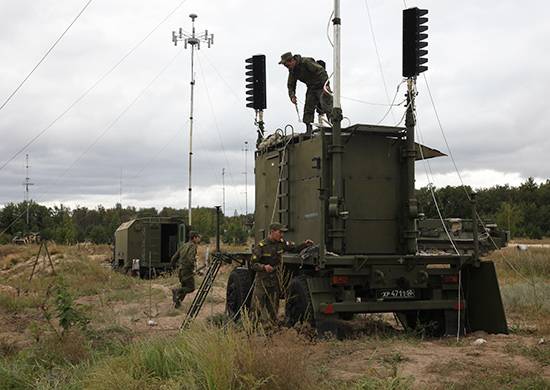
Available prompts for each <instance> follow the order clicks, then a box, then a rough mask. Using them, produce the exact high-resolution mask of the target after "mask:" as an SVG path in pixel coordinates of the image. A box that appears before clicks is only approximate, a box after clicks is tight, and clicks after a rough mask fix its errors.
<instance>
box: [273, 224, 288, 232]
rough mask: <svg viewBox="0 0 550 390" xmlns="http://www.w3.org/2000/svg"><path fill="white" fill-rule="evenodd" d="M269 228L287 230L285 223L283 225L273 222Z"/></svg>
mask: <svg viewBox="0 0 550 390" xmlns="http://www.w3.org/2000/svg"><path fill="white" fill-rule="evenodd" d="M269 230H270V231H271V230H280V231H282V232H286V230H287V229H286V228H285V225H282V224H280V223H272V224H271V225H269Z"/></svg>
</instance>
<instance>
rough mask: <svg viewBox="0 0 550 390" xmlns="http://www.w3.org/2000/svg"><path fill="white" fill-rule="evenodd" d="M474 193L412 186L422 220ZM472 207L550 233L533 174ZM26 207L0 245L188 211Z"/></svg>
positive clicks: (528, 230)
mask: <svg viewBox="0 0 550 390" xmlns="http://www.w3.org/2000/svg"><path fill="white" fill-rule="evenodd" d="M472 192H473V190H472V188H471V187H469V186H465V187H461V186H460V187H451V186H447V187H442V188H435V189H434V191H433V195H432V192H431V190H430V188H428V187H424V188H421V189H419V190H417V192H416V195H417V199H418V203H419V210H420V212H422V213H423V214H424V215H425V217H426V218H439V216H438V212H437V208H436V205H435V202H434V199H433V198H434V196H435V198H436V199H437V205H438V207H439V209H440V211H441V214H442V216H443V218H451V217H454V218H471V217H472V211H471V210H472V207H471V203H470V201H469V199H468V196H469V195H470V194H471V193H472ZM476 193H477V195H476V200H477V211H478V214H479V215H480V216H481V217H482V218H483V219H484V220H485V221H493V222H496V223H497V224H498V225H499V226H500V227H501V228H503V229H505V230H509V231H510V233H511V235H512V237H528V238H542V237H543V236H550V180H547V181H546V182H545V183H542V184H537V183H536V182H535V181H534V180H533V179H532V178H529V179H528V180H526V181H525V182H524V183H523V184H521V185H520V186H518V187H511V186H508V185H504V186H494V187H491V188H487V189H479V190H477V191H476ZM28 206H29V223H28V224H27V221H26V208H27V203H26V202H21V203H17V204H16V203H9V204H7V205H5V206H4V207H3V208H2V209H1V210H0V232H3V233H2V234H0V243H8V242H10V241H11V239H12V238H13V237H14V236H17V235H19V236H21V235H25V234H28V233H31V232H38V233H40V235H41V236H42V237H43V238H45V239H48V240H54V241H55V242H58V243H64V244H65V243H66V244H73V243H77V242H84V241H91V242H94V243H97V244H109V243H112V242H113V239H114V232H115V230H116V229H117V228H118V226H120V224H121V223H123V222H126V221H129V220H131V219H134V218H140V217H157V216H160V217H173V216H176V217H181V218H182V219H183V220H184V221H186V220H187V210H185V209H175V208H169V207H165V208H163V209H162V210H160V211H159V210H157V209H156V208H140V209H136V208H135V207H131V206H129V207H124V208H123V207H122V206H121V205H120V204H117V205H116V206H115V207H113V208H105V207H103V206H98V207H97V208H96V209H88V208H86V207H77V208H75V209H72V210H71V209H70V208H67V207H65V206H63V205H60V206H53V207H46V206H43V205H40V204H37V203H34V202H30V203H29V204H28ZM251 221H252V216H251V215H250V216H248V218H245V216H233V217H227V216H225V217H223V220H222V225H221V230H222V233H223V235H222V238H223V240H224V242H231V243H244V242H246V239H247V237H248V235H249V232H250V225H251V223H250V222H251ZM193 229H195V230H198V231H199V232H201V233H202V234H203V236H204V237H205V238H206V239H208V238H210V237H213V236H214V235H215V232H216V211H215V209H214V208H208V207H200V208H196V209H193Z"/></svg>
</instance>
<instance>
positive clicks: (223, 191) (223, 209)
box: [222, 168, 225, 214]
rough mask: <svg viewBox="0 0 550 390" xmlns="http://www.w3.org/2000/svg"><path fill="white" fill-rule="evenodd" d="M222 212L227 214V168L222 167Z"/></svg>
mask: <svg viewBox="0 0 550 390" xmlns="http://www.w3.org/2000/svg"><path fill="white" fill-rule="evenodd" d="M222 212H223V213H224V214H225V168H222Z"/></svg>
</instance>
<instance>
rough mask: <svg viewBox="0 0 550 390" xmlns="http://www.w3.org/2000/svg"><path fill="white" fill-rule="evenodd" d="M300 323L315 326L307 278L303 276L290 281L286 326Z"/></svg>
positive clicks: (286, 306) (286, 307)
mask: <svg viewBox="0 0 550 390" xmlns="http://www.w3.org/2000/svg"><path fill="white" fill-rule="evenodd" d="M298 322H299V323H302V322H308V323H310V324H311V325H313V324H314V321H313V304H312V302H311V295H310V294H309V288H308V286H307V281H306V277H305V276H303V275H301V276H297V277H294V278H292V279H291V280H290V283H289V285H288V297H287V298H286V305H285V323H286V325H287V326H294V325H295V324H296V323H298Z"/></svg>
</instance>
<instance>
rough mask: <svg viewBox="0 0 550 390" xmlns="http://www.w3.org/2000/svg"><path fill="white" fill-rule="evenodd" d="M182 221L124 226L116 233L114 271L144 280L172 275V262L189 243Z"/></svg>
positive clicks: (157, 219) (152, 220) (138, 222)
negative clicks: (185, 243) (131, 274)
mask: <svg viewBox="0 0 550 390" xmlns="http://www.w3.org/2000/svg"><path fill="white" fill-rule="evenodd" d="M187 234H188V229H187V227H186V225H185V223H184V222H183V220H182V219H181V218H174V217H148V218H136V219H132V220H131V221H128V222H124V223H123V224H121V225H120V226H119V227H118V229H117V230H116V231H115V247H114V252H113V268H115V269H116V270H119V271H121V272H124V273H129V272H132V273H134V274H138V275H139V276H140V277H149V275H151V276H156V275H158V274H160V273H162V272H166V271H170V270H171V267H170V259H171V257H172V256H173V255H174V253H176V251H177V250H178V247H179V245H181V244H182V243H183V242H185V241H187Z"/></svg>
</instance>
